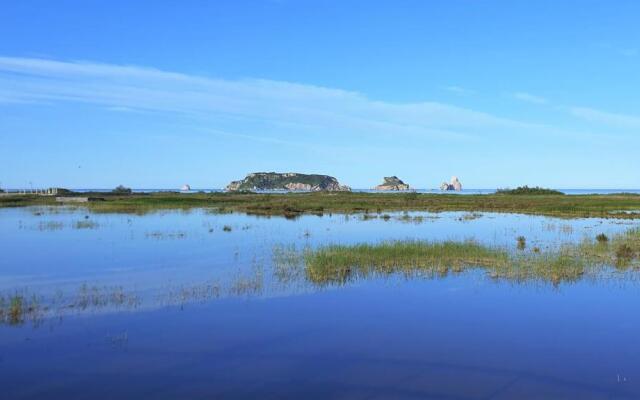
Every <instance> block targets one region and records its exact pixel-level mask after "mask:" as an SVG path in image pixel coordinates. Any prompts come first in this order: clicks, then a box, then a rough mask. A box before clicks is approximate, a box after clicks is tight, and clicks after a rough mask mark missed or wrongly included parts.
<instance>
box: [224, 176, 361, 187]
mask: <svg viewBox="0 0 640 400" xmlns="http://www.w3.org/2000/svg"><path fill="white" fill-rule="evenodd" d="M225 190H227V191H229V192H237V191H242V190H288V191H302V192H318V191H330V192H345V191H350V190H351V188H349V187H348V186H344V185H341V184H340V183H339V182H338V180H337V179H336V178H334V177H333V176H329V175H315V174H298V173H295V172H286V173H278V172H255V173H252V174H249V175H247V176H246V177H245V178H244V179H242V180H240V181H233V182H231V183H230V184H229V185H227V187H226V189H225Z"/></svg>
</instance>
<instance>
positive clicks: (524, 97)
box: [512, 92, 549, 104]
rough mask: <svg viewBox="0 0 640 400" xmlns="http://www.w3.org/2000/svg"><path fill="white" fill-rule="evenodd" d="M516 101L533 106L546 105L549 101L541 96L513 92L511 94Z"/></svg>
mask: <svg viewBox="0 0 640 400" xmlns="http://www.w3.org/2000/svg"><path fill="white" fill-rule="evenodd" d="M512 96H513V98H514V99H516V100H520V101H524V102H527V103H533V104H547V103H548V102H549V101H548V100H547V99H545V98H544V97H541V96H536V95H533V94H531V93H527V92H515V93H513V94H512Z"/></svg>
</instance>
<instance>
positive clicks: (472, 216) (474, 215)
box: [458, 212, 482, 221]
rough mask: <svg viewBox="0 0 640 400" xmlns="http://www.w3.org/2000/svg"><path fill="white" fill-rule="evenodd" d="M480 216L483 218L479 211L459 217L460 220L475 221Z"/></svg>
mask: <svg viewBox="0 0 640 400" xmlns="http://www.w3.org/2000/svg"><path fill="white" fill-rule="evenodd" d="M479 218H482V214H480V213H477V212H470V213H466V214H464V215H462V217H460V218H458V221H473V220H476V219H479Z"/></svg>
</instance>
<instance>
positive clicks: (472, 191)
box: [11, 188, 640, 195]
mask: <svg viewBox="0 0 640 400" xmlns="http://www.w3.org/2000/svg"><path fill="white" fill-rule="evenodd" d="M72 190H73V191H76V192H109V191H111V190H112V189H72ZM556 190H559V191H561V192H563V193H564V194H567V195H579V194H613V193H633V194H640V189H556ZM11 191H14V190H11ZM178 191H179V189H133V192H135V193H156V192H178ZM223 191H224V190H222V189H211V188H202V189H192V190H190V191H188V192H184V193H198V192H207V193H212V192H213V193H219V192H223ZM352 191H353V192H358V193H388V194H397V193H407V192H392V191H390V192H380V191H376V190H372V189H352ZM414 191H415V192H417V193H432V194H458V195H468V194H492V193H495V192H496V189H463V190H462V191H461V192H454V191H442V190H440V189H415V190H414ZM263 193H286V191H281V190H275V191H265V192H263Z"/></svg>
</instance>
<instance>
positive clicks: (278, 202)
mask: <svg viewBox="0 0 640 400" xmlns="http://www.w3.org/2000/svg"><path fill="white" fill-rule="evenodd" d="M71 196H81V197H88V198H89V202H88V203H83V205H82V206H79V207H86V208H89V209H90V210H92V211H94V212H120V213H133V214H142V213H146V212H153V211H156V210H168V209H191V208H205V209H208V210H210V211H211V212H216V213H219V212H224V213H229V212H244V213H247V214H256V215H281V216H285V217H288V218H295V217H297V216H300V215H302V214H314V215H322V214H329V213H347V214H370V215H372V214H380V215H382V214H384V213H388V212H391V211H429V212H441V211H466V212H470V213H481V212H502V213H520V214H535V215H547V216H555V217H565V218H589V217H599V218H626V219H637V218H640V196H637V195H621V194H610V195H575V196H540V195H538V194H530V195H527V194H521V195H517V196H509V195H504V194H487V195H480V194H478V195H456V194H420V193H397V194H393V195H391V194H383V193H354V192H351V193H349V192H331V193H328V192H317V193H285V194H274V193H271V194H258V193H205V194H200V193H189V194H179V193H129V192H128V191H127V192H125V194H124V195H119V194H118V193H115V192H110V193H78V194H72V195H71ZM98 200H100V201H98ZM60 205H61V204H60V203H58V202H56V199H55V197H53V196H35V195H20V196H17V195H16V196H0V207H22V206H60ZM66 206H68V204H67V205H66Z"/></svg>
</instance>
